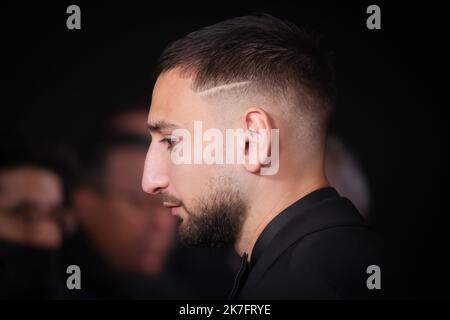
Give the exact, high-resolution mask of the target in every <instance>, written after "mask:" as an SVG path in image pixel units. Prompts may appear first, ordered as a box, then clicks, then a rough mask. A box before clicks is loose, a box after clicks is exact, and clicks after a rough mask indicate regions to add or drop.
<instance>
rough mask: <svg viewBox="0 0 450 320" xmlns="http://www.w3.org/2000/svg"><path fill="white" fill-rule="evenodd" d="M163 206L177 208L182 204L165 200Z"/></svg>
mask: <svg viewBox="0 0 450 320" xmlns="http://www.w3.org/2000/svg"><path fill="white" fill-rule="evenodd" d="M163 206H164V207H166V208H177V207H180V206H181V205H180V204H178V203H172V202H167V201H164V202H163Z"/></svg>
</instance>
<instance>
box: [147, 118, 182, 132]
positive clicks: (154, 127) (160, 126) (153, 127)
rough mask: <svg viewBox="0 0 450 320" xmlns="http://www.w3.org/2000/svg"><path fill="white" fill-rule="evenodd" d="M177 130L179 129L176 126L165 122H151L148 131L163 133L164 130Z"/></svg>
mask: <svg viewBox="0 0 450 320" xmlns="http://www.w3.org/2000/svg"><path fill="white" fill-rule="evenodd" d="M176 128H179V127H178V126H177V125H176V124H173V123H169V122H166V121H164V120H158V121H150V122H149V123H148V129H149V130H150V131H151V132H154V131H159V132H161V131H162V130H164V129H176Z"/></svg>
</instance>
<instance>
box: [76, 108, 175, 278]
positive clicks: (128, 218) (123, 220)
mask: <svg viewBox="0 0 450 320" xmlns="http://www.w3.org/2000/svg"><path fill="white" fill-rule="evenodd" d="M116 120H117V121H116V123H117V127H118V131H119V132H124V131H127V133H132V134H139V133H141V131H139V128H140V126H142V128H143V132H144V134H145V133H146V130H145V126H146V122H145V120H146V115H145V112H142V113H139V112H135V113H129V114H124V115H123V116H122V118H121V117H118V118H117V119H116ZM121 120H123V121H121ZM133 130H134V132H133ZM143 137H145V136H144V135H143ZM145 155H146V147H145V146H139V145H131V144H130V145H121V146H117V147H114V148H112V149H111V150H110V151H109V152H108V154H107V156H106V160H105V164H104V170H103V172H102V173H101V179H102V184H103V187H102V190H94V189H89V188H84V189H83V190H79V191H78V192H77V193H76V196H75V206H76V209H77V210H76V211H77V212H78V214H79V218H80V220H81V223H82V226H83V228H84V229H85V230H86V231H87V233H88V236H89V237H90V239H91V240H92V241H93V243H94V245H95V246H96V248H97V249H98V250H99V251H100V252H101V254H102V255H103V256H104V258H106V260H107V262H108V263H109V264H110V265H112V266H113V267H114V268H115V269H118V270H120V271H125V272H134V273H143V274H148V275H157V274H158V273H159V272H160V271H161V268H162V267H163V266H164V262H165V260H166V257H167V255H168V253H169V252H170V249H171V247H172V244H173V240H174V234H175V221H174V218H173V217H172V216H171V215H170V212H169V211H168V209H167V208H165V207H163V206H162V204H161V201H160V200H158V199H156V198H155V197H150V198H149V197H148V196H146V195H145V194H144V192H143V191H142V189H141V187H140V179H141V174H142V170H143V165H144V160H145Z"/></svg>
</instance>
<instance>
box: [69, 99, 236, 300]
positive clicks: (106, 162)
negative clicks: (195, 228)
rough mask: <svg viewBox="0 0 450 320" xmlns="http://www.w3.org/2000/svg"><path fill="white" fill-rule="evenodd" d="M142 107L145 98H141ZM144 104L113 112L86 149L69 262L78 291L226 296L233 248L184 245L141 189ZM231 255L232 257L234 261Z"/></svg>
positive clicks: (90, 293)
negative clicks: (76, 272)
mask: <svg viewBox="0 0 450 320" xmlns="http://www.w3.org/2000/svg"><path fill="white" fill-rule="evenodd" d="M142 105H143V106H145V104H142ZM146 118H147V110H146V108H145V107H142V108H140V107H131V108H124V109H119V110H116V111H111V112H110V115H109V116H108V120H106V121H105V126H104V127H103V128H101V127H100V128H97V130H98V132H97V133H96V134H94V135H90V136H89V142H86V144H85V145H84V146H83V148H82V152H80V153H83V154H82V161H81V162H82V167H83V175H82V181H81V183H79V185H78V186H77V187H76V188H74V192H73V194H72V200H73V210H72V218H71V219H70V221H71V223H70V224H69V225H70V228H69V229H70V230H71V233H72V235H71V236H70V237H68V238H67V239H66V241H65V245H64V255H65V259H64V261H65V263H66V264H76V265H78V266H79V267H80V269H81V273H82V284H81V285H82V290H80V292H77V293H76V294H77V296H78V297H79V298H94V299H97V298H100V299H109V298H126V299H128V298H130V299H131V298H156V299H158V298H199V297H201V298H225V297H226V295H227V293H228V291H229V289H230V287H229V281H230V278H231V279H232V277H233V271H232V269H231V268H229V267H228V266H226V267H225V268H224V263H223V261H224V260H226V259H228V258H229V257H228V254H229V253H230V251H223V252H217V251H213V250H207V249H205V250H201V249H187V248H181V247H179V246H177V245H176V243H175V240H176V239H175V236H176V232H175V231H176V220H175V218H174V217H173V216H172V215H171V214H170V211H169V210H168V209H167V208H165V207H164V206H163V205H162V204H161V201H160V199H158V197H156V196H155V197H148V195H146V194H145V193H144V192H143V191H142V189H141V184H140V180H141V177H142V172H143V166H144V160H145V156H146V152H147V148H148V146H149V143H150V140H149V134H148V130H147V125H146ZM231 261H232V260H231Z"/></svg>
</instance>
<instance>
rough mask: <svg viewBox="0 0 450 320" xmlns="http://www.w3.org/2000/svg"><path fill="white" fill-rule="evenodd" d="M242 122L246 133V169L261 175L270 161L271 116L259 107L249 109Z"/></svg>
mask: <svg viewBox="0 0 450 320" xmlns="http://www.w3.org/2000/svg"><path fill="white" fill-rule="evenodd" d="M242 121H243V126H244V131H245V132H246V135H245V146H244V147H245V150H244V160H245V163H244V167H245V169H246V170H247V171H249V172H251V173H259V172H260V170H261V168H262V167H263V166H264V165H267V164H268V159H270V150H271V145H272V141H271V130H272V129H273V124H272V121H271V118H270V116H269V114H268V113H267V112H265V111H264V110H263V109H262V108H259V107H252V108H249V109H247V110H246V112H245V113H244V114H243V116H242Z"/></svg>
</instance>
